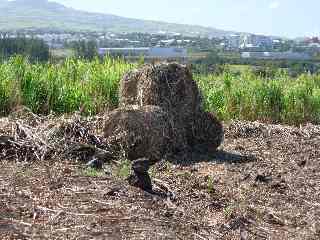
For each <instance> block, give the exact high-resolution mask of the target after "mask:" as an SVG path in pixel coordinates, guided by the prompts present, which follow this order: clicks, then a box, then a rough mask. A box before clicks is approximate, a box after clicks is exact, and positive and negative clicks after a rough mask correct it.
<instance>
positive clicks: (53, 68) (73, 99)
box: [0, 56, 135, 115]
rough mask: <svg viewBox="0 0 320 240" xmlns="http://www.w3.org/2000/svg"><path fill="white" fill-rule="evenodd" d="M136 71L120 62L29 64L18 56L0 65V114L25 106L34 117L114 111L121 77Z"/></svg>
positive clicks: (115, 60)
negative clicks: (75, 112) (111, 109)
mask: <svg viewBox="0 0 320 240" xmlns="http://www.w3.org/2000/svg"><path fill="white" fill-rule="evenodd" d="M133 67H135V65H134V64H130V63H126V62H124V61H123V60H121V59H111V58H105V59H104V60H103V61H101V60H99V59H96V60H94V61H86V60H81V59H67V60H66V61H64V62H63V63H61V64H50V63H47V64H40V63H39V64H31V63H29V62H28V60H27V59H25V58H23V57H20V56H17V57H14V58H11V59H10V60H9V61H7V62H4V63H2V64H0V112H1V113H2V114H3V115H4V114H7V113H9V112H10V111H11V110H12V109H13V108H14V107H16V106H19V105H24V106H26V107H28V108H30V109H31V110H32V111H34V112H35V113H41V114H47V113H50V112H51V111H53V112H56V113H69V112H74V111H82V112H83V113H85V114H95V113H98V112H101V111H104V110H106V109H107V108H113V107H116V106H117V104H118V85H119V80H120V79H121V78H122V76H123V74H124V73H125V72H127V71H129V70H130V69H132V68H133Z"/></svg>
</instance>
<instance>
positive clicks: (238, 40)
mask: <svg viewBox="0 0 320 240" xmlns="http://www.w3.org/2000/svg"><path fill="white" fill-rule="evenodd" d="M5 37H6V38H17V37H25V38H36V39H41V40H43V41H44V42H45V43H47V44H48V46H49V47H50V49H52V50H59V49H60V50H62V49H67V48H68V47H70V44H72V43H74V42H79V41H84V42H89V41H91V42H94V43H95V44H96V47H97V49H98V53H99V54H100V55H102V54H107V53H112V52H116V53H117V54H119V53H120V54H121V48H123V53H127V54H128V51H129V52H130V49H135V51H133V50H131V52H130V53H129V54H130V55H131V54H135V53H137V54H139V55H140V54H141V53H146V51H147V49H146V48H149V50H148V51H147V52H148V53H149V56H152V53H153V54H154V53H155V51H156V52H157V54H158V55H161V56H165V54H168V57H170V56H171V55H172V54H173V55H174V54H175V55H176V56H181V57H183V58H185V57H186V50H187V49H188V52H190V50H191V51H192V52H198V53H201V52H206V51H210V50H212V49H214V50H217V51H220V52H225V53H236V54H239V56H240V57H241V58H244V59H248V58H254V59H296V60H297V59H301V60H310V59H319V55H320V37H318V36H315V37H306V38H300V39H284V38H280V37H272V36H263V35H255V34H248V33H239V34H230V35H227V36H223V37H207V38H205V37H188V36H183V35H182V34H180V33H167V32H163V31H160V32H159V33H155V34H146V33H122V34H116V33H112V32H67V31H46V32H44V31H39V30H23V31H19V32H17V31H12V32H2V33H0V38H5ZM151 48H152V49H153V50H151ZM160 48H162V49H163V53H160V52H159V51H161V50H159V49H160ZM177 48H180V49H185V50H180V51H177ZM113 49H114V50H113ZM128 49H129V50H128ZM154 49H157V50H154ZM168 49H171V50H168ZM178 52H179V53H178ZM150 54H151V55H150ZM179 54H180V55H179ZM144 55H146V56H147V54H144ZM199 56H201V55H199Z"/></svg>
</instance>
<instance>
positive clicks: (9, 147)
mask: <svg viewBox="0 0 320 240" xmlns="http://www.w3.org/2000/svg"><path fill="white" fill-rule="evenodd" d="M103 121H104V118H103V116H101V117H99V116H96V117H90V118H86V117H83V116H80V115H79V114H74V115H71V116H67V115H65V116H59V117H57V116H53V115H49V116H45V117H43V116H38V115H35V114H33V113H32V112H31V111H30V110H29V109H27V108H24V107H23V108H21V109H19V110H17V111H16V112H13V113H12V114H10V115H9V116H8V117H6V118H1V119H0V157H1V159H2V160H15V161H33V160H41V161H42V160H49V159H54V160H59V159H62V158H63V159H66V158H68V157H72V158H74V159H77V157H79V159H83V158H86V156H84V155H83V154H82V155H79V154H78V155H77V154H76V152H74V155H73V156H71V155H72V154H71V153H72V152H73V150H74V149H77V148H78V150H80V146H83V147H84V146H88V147H89V146H96V147H97V148H99V147H101V148H104V146H103V144H104V142H103V138H102V135H101V133H100V132H99V129H100V130H102V125H103ZM99 126H100V127H99ZM89 149H90V148H88V151H86V154H87V153H88V152H89V153H90V151H89ZM91 151H95V150H94V148H92V149H91ZM91 155H92V154H91ZM84 160H87V159H84Z"/></svg>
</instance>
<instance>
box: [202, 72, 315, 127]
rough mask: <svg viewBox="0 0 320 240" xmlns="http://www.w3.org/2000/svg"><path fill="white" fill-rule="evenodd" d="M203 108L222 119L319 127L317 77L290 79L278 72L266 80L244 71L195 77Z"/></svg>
mask: <svg viewBox="0 0 320 240" xmlns="http://www.w3.org/2000/svg"><path fill="white" fill-rule="evenodd" d="M196 79H197V81H198V83H199V85H200V88H201V89H202V91H203V94H204V99H205V101H204V102H205V108H206V109H207V111H214V112H216V113H217V114H218V116H219V117H220V118H221V119H224V120H230V119H240V120H251V121H253V120H262V121H267V122H274V123H287V124H300V123H305V122H313V123H318V124H319V123H320V75H309V74H303V75H301V76H299V77H297V78H291V77H289V76H288V74H286V73H285V72H279V73H278V74H277V75H276V76H275V77H274V78H266V77H261V76H257V75H255V74H254V73H253V72H250V71H246V72H244V73H242V74H241V75H240V76H237V75H232V74H230V73H229V72H225V73H223V74H222V75H207V76H196Z"/></svg>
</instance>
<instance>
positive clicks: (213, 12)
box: [52, 0, 320, 37]
mask: <svg viewBox="0 0 320 240" xmlns="http://www.w3.org/2000/svg"><path fill="white" fill-rule="evenodd" d="M52 1H56V2H60V3H63V4H65V5H67V6H70V7H73V8H76V9H81V10H86V11H91V12H101V13H111V14H116V15H120V16H125V17H132V18H139V19H150V20H161V21H167V22H175V23H183V24H198V25H203V26H211V27H216V28H220V29H225V30H236V31H244V32H253V33H260V34H268V35H278V36H286V37H298V36H306V35H308V36H310V35H320V17H319V11H320V0H156V1H155V0H153V1H152V0H89V1H88V0H52Z"/></svg>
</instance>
